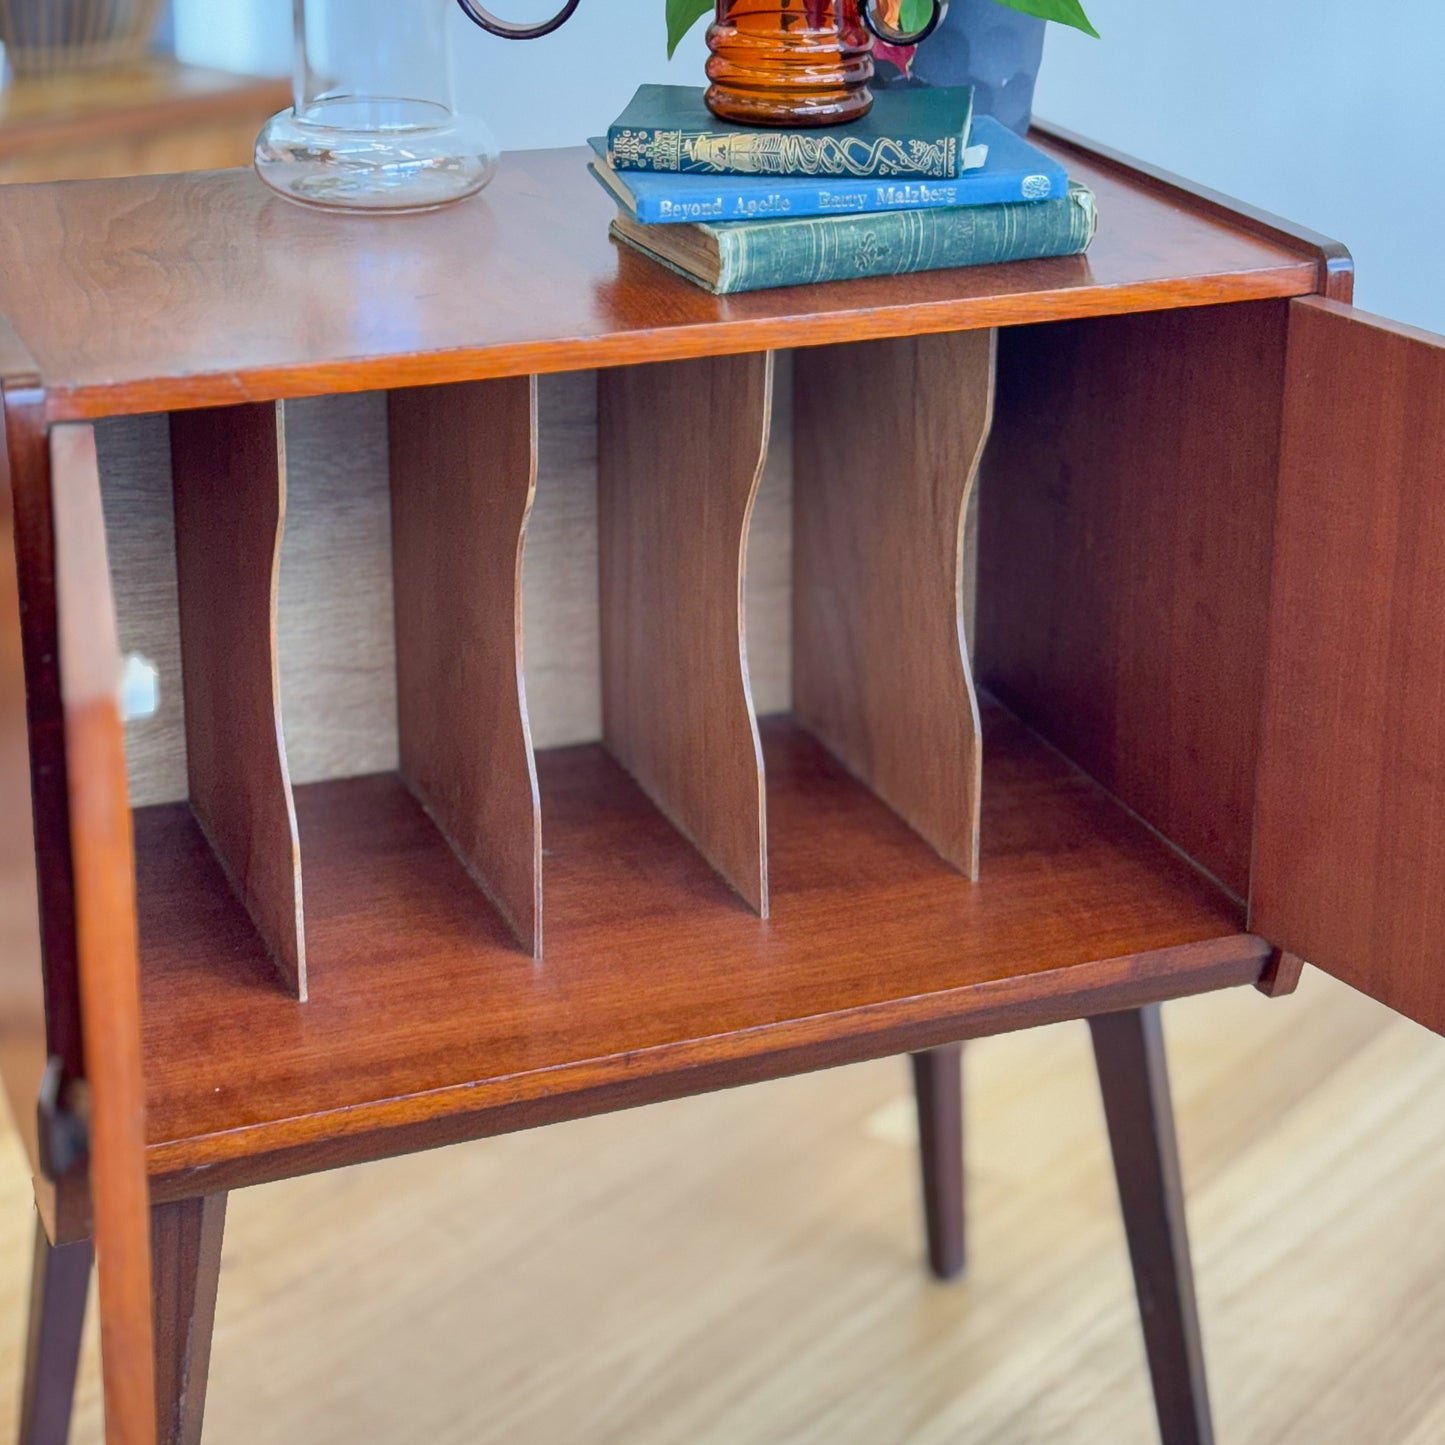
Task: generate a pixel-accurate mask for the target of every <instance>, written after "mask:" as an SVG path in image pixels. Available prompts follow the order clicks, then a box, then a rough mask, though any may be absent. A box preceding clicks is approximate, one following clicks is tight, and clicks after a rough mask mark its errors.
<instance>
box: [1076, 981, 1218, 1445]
mask: <svg viewBox="0 0 1445 1445" xmlns="http://www.w3.org/2000/svg"><path fill="white" fill-rule="evenodd" d="M1089 1026H1090V1028H1091V1029H1092V1030H1093V1035H1094V1058H1095V1062H1096V1063H1097V1065H1098V1069H1099V1085H1100V1088H1101V1090H1102V1091H1103V1095H1104V1113H1105V1116H1106V1117H1107V1119H1108V1122H1109V1144H1110V1147H1111V1148H1112V1150H1113V1153H1114V1177H1115V1179H1116V1180H1117V1181H1118V1185H1119V1203H1120V1206H1121V1208H1122V1210H1123V1215H1124V1231H1125V1234H1126V1235H1127V1237H1128V1241H1129V1258H1130V1260H1131V1262H1132V1263H1133V1266H1134V1286H1135V1289H1136V1290H1137V1292H1138V1295H1139V1315H1140V1318H1141V1320H1142V1322H1143V1326H1144V1347H1145V1349H1146V1351H1147V1352H1148V1356H1149V1374H1150V1376H1151V1378H1152V1380H1153V1383H1154V1407H1155V1410H1156V1411H1157V1413H1158V1416H1159V1435H1160V1439H1161V1440H1162V1441H1163V1442H1164V1445H1211V1442H1212V1441H1213V1439H1214V1427H1213V1425H1212V1424H1211V1422H1210V1416H1209V1392H1208V1388H1207V1386H1206V1383H1205V1377H1204V1348H1203V1344H1202V1342H1201V1340H1200V1336H1199V1315H1198V1312H1197V1310H1196V1308H1195V1303H1194V1271H1193V1266H1192V1265H1191V1263H1190V1259H1189V1235H1188V1232H1187V1230H1186V1229H1185V1223H1184V1187H1183V1183H1182V1181H1181V1178H1180V1173H1179V1150H1178V1146H1177V1144H1176V1141H1175V1137H1174V1107H1173V1104H1172V1102H1171V1101H1170V1097H1169V1076H1168V1071H1167V1069H1166V1067H1165V1062H1164V1033H1163V1029H1162V1027H1161V1024H1160V1019H1159V1009H1158V1007H1157V1006H1156V1007H1153V1008H1146V1009H1139V1010H1136V1011H1133V1012H1130V1013H1120V1014H1107V1015H1105V1016H1103V1017H1101V1018H1094V1019H1090V1020H1089Z"/></svg>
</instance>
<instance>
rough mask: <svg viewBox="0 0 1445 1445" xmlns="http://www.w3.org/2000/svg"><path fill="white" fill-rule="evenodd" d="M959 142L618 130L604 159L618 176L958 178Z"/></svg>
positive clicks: (955, 138) (814, 134)
mask: <svg viewBox="0 0 1445 1445" xmlns="http://www.w3.org/2000/svg"><path fill="white" fill-rule="evenodd" d="M963 150H964V147H963V145H962V138H961V137H960V136H957V135H946V136H873V137H865V136H856V135H855V136H844V135H831V134H829V132H828V131H827V130H813V131H790V130H777V131H759V130H747V131H742V130H739V131H684V130H663V129H634V128H624V127H620V126H613V127H612V129H611V130H609V131H608V133H607V158H608V160H609V161H610V162H611V165H612V169H613V170H616V171H675V172H677V173H678V174H680V175H732V176H839V177H843V178H847V179H852V180H866V179H870V178H873V177H877V176H907V177H911V178H914V179H922V180H954V179H956V178H957V176H958V174H959V171H960V170H961V169H962V167H963V163H964V156H963Z"/></svg>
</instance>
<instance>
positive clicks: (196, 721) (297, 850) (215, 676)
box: [171, 402, 306, 999]
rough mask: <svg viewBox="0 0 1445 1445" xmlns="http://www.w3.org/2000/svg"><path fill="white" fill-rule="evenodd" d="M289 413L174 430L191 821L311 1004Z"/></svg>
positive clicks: (178, 424) (265, 408) (211, 415)
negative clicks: (285, 607) (285, 729)
mask: <svg viewBox="0 0 1445 1445" xmlns="http://www.w3.org/2000/svg"><path fill="white" fill-rule="evenodd" d="M282 425H283V422H282V414H281V407H280V405H279V404H278V403H274V402H258V403H254V404H250V405H245V406H232V407H217V408H215V409H212V410H206V411H194V412H182V413H177V414H176V415H174V416H172V418H171V467H172V478H173V486H174V497H175V518H176V582H177V598H178V601H179V607H180V632H181V674H182V679H183V682H182V685H183V688H184V692H185V718H186V758H187V772H188V776H189V782H190V801H191V809H192V812H193V813H194V814H195V816H196V820H197V822H198V823H199V824H200V827H201V830H202V832H204V833H205V835H206V838H207V841H208V842H209V843H210V845H211V847H212V849H213V850H214V852H215V854H216V857H217V858H218V859H219V860H220V862H221V866H222V867H223V868H224V869H225V871H226V874H227V877H228V878H229V879H230V881H231V886H232V887H233V888H234V889H235V891H236V895H237V897H239V898H240V899H241V901H242V903H244V904H245V906H246V911H247V912H248V913H249V914H250V915H251V919H252V921H253V922H254V923H255V925H256V927H257V929H258V930H259V932H260V934H261V937H262V939H263V940H264V942H265V944H266V948H267V951H268V952H269V953H270V955H271V958H272V960H273V961H274V962H275V964H276V967H277V969H278V971H279V972H280V974H281V976H282V978H283V979H284V980H285V982H286V983H287V984H288V985H289V986H290V988H291V989H292V991H293V992H294V993H295V994H296V996H297V997H298V998H300V999H305V997H306V936H305V927H304V923H303V917H302V896H301V845H300V839H299V836H298V833H297V828H296V807H295V803H294V800H293V798H292V794H291V778H290V773H289V769H288V767H287V762H286V745H285V739H284V737H283V734H282V729H281V694H280V684H279V681H278V672H277V642H276V592H277V585H278V577H279V570H280V556H281V533H282V529H283V527H284V526H285V516H286V461H285V447H284V439H283V434H282Z"/></svg>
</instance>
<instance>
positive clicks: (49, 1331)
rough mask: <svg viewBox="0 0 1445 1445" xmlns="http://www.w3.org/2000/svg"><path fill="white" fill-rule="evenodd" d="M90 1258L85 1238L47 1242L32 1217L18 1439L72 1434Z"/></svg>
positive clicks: (62, 1438)
mask: <svg viewBox="0 0 1445 1445" xmlns="http://www.w3.org/2000/svg"><path fill="white" fill-rule="evenodd" d="M94 1263H95V1247H94V1245H93V1244H92V1243H91V1241H90V1240H89V1239H83V1240H79V1241H78V1242H77V1243H75V1244H51V1242H50V1240H49V1239H48V1238H47V1237H46V1234H45V1226H44V1224H43V1223H42V1222H41V1220H40V1218H39V1216H37V1217H36V1219H35V1250H34V1254H33V1257H32V1262H31V1265H30V1309H29V1312H28V1315H27V1317H26V1323H25V1366H24V1371H23V1373H22V1375H21V1380H20V1410H19V1414H20V1423H19V1427H18V1430H17V1433H16V1437H15V1441H16V1445H65V1442H66V1441H67V1440H68V1439H69V1438H70V1422H71V1416H72V1412H73V1406H74V1402H75V1382H76V1376H77V1374H78V1373H79V1368H80V1347H81V1332H82V1328H83V1326H84V1324H85V1304H86V1299H87V1297H88V1296H89V1294H90V1276H91V1269H92V1266H93V1265H94Z"/></svg>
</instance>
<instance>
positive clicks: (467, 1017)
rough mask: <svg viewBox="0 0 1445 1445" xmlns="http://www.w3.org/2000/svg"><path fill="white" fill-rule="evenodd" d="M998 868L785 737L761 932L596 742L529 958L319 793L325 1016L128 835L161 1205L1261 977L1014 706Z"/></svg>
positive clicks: (305, 834)
mask: <svg viewBox="0 0 1445 1445" xmlns="http://www.w3.org/2000/svg"><path fill="white" fill-rule="evenodd" d="M984 730H985V763H984V792H983V830H982V837H983V866H982V875H981V879H980V881H979V882H978V883H976V884H975V883H970V882H968V881H967V880H966V879H965V878H963V877H961V876H959V875H958V874H957V873H955V872H954V871H953V870H952V869H950V868H949V867H948V866H947V865H945V864H944V863H943V862H941V861H940V860H939V859H938V858H937V857H936V856H935V855H934V854H933V853H932V852H931V851H930V850H929V848H928V847H927V845H926V844H924V843H923V842H922V841H920V840H919V839H918V838H917V837H916V836H915V835H914V834H913V833H912V832H910V831H909V829H908V828H907V827H906V826H905V825H904V824H903V823H901V822H900V821H899V820H898V819H897V818H895V817H894V816H893V814H891V813H890V812H889V811H888V810H887V809H886V808H885V807H884V806H883V805H882V804H881V803H879V802H878V801H877V799H876V798H874V797H873V796H872V795H871V794H870V793H869V792H868V791H867V790H866V789H865V788H864V787H862V786H861V785H860V784H858V783H857V782H855V781H854V780H853V779H851V778H850V777H849V776H848V775H847V774H846V773H845V772H844V771H843V770H842V769H841V768H840V767H839V765H838V764H837V763H836V762H835V761H834V760H833V759H832V758H831V757H830V756H829V755H828V754H827V753H826V752H824V751H823V749H822V748H820V747H819V746H818V744H817V743H816V742H814V741H813V740H812V739H811V738H810V737H808V736H807V735H806V734H805V733H803V732H802V731H800V730H799V729H798V728H796V727H795V726H794V725H793V724H792V723H791V722H789V721H786V720H782V719H770V720H766V721H765V722H764V723H763V728H762V731H763V742H764V751H765V756H766V763H767V773H768V806H769V848H770V855H771V875H772V883H773V913H772V917H771V919H770V920H769V921H767V922H761V921H760V920H758V919H757V918H756V917H755V916H754V914H753V913H752V912H751V911H750V910H749V909H748V908H747V906H746V905H745V904H743V903H742V901H741V900H740V899H738V898H737V897H735V896H734V895H733V894H732V893H731V892H730V891H729V890H728V889H727V887H726V885H725V884H723V883H722V882H721V881H720V880H719V879H718V878H717V877H716V876H715V875H714V874H713V873H712V872H711V870H710V869H709V868H708V867H707V865H706V864H705V863H704V862H703V861H702V860H701V859H700V858H699V857H698V855H697V854H696V853H695V852H694V851H693V850H692V849H691V847H690V846H689V845H688V844H687V843H686V842H685V841H684V840H683V839H682V838H681V837H680V836H679V835H678V834H677V833H675V832H674V831H673V829H672V828H671V827H670V826H669V825H668V823H667V822H666V821H665V820H664V819H663V818H662V817H661V815H660V814H659V813H658V812H657V811H656V810H655V809H654V808H653V807H652V806H651V804H650V803H649V802H648V801H647V800H646V799H645V798H644V797H643V795H642V794H641V792H640V791H639V790H638V789H637V788H636V786H635V785H634V784H633V783H632V782H631V780H630V779H629V778H628V777H627V776H626V774H625V773H624V772H623V771H622V770H621V769H620V768H619V767H618V766H617V764H616V763H614V762H613V761H612V760H611V759H610V758H609V757H608V756H607V754H606V753H604V752H603V751H602V749H601V748H599V747H581V748H568V749H562V750H558V751H556V752H552V753H543V754H542V755H541V756H540V757H539V759H538V770H539V775H540V780H541V786H542V798H543V825H544V839H545V842H546V847H547V853H546V860H545V886H546V908H547V925H546V926H547V954H546V959H545V961H544V962H543V963H542V964H540V965H536V964H534V963H533V962H532V960H531V959H530V958H529V957H528V956H526V955H525V954H524V953H522V952H521V951H520V950H519V949H518V948H517V946H516V944H515V943H514V942H513V940H512V939H511V937H510V935H509V934H508V933H507V930H506V929H505V927H504V925H503V924H502V922H501V920H500V919H499V918H498V917H497V915H496V914H495V913H494V912H493V911H492V910H491V909H490V907H489V906H488V905H487V903H486V901H485V899H484V898H483V897H482V896H481V895H480V894H479V893H478V891H477V890H476V888H475V886H474V885H473V883H472V882H471V880H470V879H469V878H468V876H467V875H466V873H465V872H464V870H463V869H462V867H461V865H460V864H459V863H458V862H457V860H456V859H455V857H454V856H453V855H452V853H451V851H450V850H449V849H448V847H447V845H446V843H445V842H444V841H443V839H442V838H441V836H440V835H439V834H438V833H437V832H436V830H435V829H434V828H433V827H432V825H431V823H430V822H429V821H428V820H427V818H426V817H425V815H424V814H423V813H422V811H421V809H420V808H419V807H418V806H417V804H416V803H415V802H414V801H413V799H412V798H411V796H410V795H409V794H408V793H407V791H406V789H405V787H404V786H403V785H402V783H401V782H400V780H399V779H398V778H396V777H395V776H393V775H387V776H379V777H367V778H357V779H350V780H346V781H342V782H332V783H318V784H312V785H309V786H306V787H302V788H299V789H297V794H296V807H297V814H298V818H299V822H300V830H301V842H302V849H303V855H304V860H305V888H306V919H307V949H308V955H309V961H310V974H311V997H310V1001H309V1002H307V1003H305V1004H300V1003H297V1002H295V1001H294V1000H293V999H291V998H290V997H288V996H287V995H286V994H285V993H284V992H283V990H282V989H281V988H280V987H279V985H278V983H277V981H276V979H275V977H274V975H273V973H272V969H271V965H270V963H269V962H268V961H267V958H266V956H265V952H264V950H263V949H262V947H261V944H260V942H259V939H258V938H257V936H256V934H255V932H254V930H253V928H252V927H251V924H250V922H249V920H248V919H247V917H246V915H245V914H244V912H243V911H242V909H241V907H240V905H239V904H237V903H236V902H235V900H234V899H233V897H232V895H231V893H230V891H229V889H228V887H227V885H226V882H225V879H224V878H223V876H222V874H221V872H220V870H219V868H218V866H217V865H216V863H215V861H214V859H213V857H212V855H211V853H210V851H209V849H208V847H207V845H206V843H205V842H204V840H203V838H202V837H201V834H200V831H199V829H198V828H197V827H196V825H195V823H194V822H193V820H192V819H191V816H190V813H189V810H188V809H187V808H186V807H185V806H184V805H177V806H166V807H160V808H147V809H142V810H140V811H138V812H137V814H136V820H135V822H136V849H137V878H138V897H139V909H140V930H141V957H142V964H141V987H142V1006H143V1014H144V1036H145V1067H146V1082H147V1132H148V1138H149V1141H150V1144H149V1150H148V1158H149V1168H150V1172H151V1175H152V1180H153V1189H154V1191H155V1193H156V1196H157V1197H158V1198H165V1197H175V1196H179V1195H183V1194H187V1193H196V1192H200V1191H202V1190H205V1189H215V1188H226V1187H237V1186H238V1185H241V1184H247V1183H255V1182H260V1181H261V1180H264V1179H268V1178H275V1177H282V1176H285V1175H289V1174H294V1173H303V1172H307V1171H308V1170H311V1169H317V1168H328V1167H334V1166H336V1165H339V1164H344V1163H351V1162H356V1161H358V1160H361V1159H366V1158H374V1157H380V1156H383V1155H386V1154H389V1153H397V1152H402V1151H404V1150H407V1149H414V1148H419V1147H426V1146H430V1145H435V1144H442V1143H448V1142H452V1141H454V1140H458V1139H464V1138H471V1137H478V1136H482V1135H486V1134H493V1133H500V1132H505V1131H507V1130H510V1129H516V1128H524V1127H529V1126H531V1125H534V1124H541V1123H547V1122H553V1121H556V1120H559V1119H564V1118H571V1117H577V1116H580V1115H584V1114H588V1113H593V1112H597V1111H599V1110H602V1109H608V1108H616V1107H622V1106H624V1105H628V1104H634V1103H643V1102H648V1101H650V1100H653V1099H658V1098H668V1097H675V1096H678V1095H682V1094H687V1093H693V1092H699V1091H702V1090H705V1089H710V1088H717V1087H722V1086H725V1085H728V1084H736V1083H743V1082H747V1081H749V1080H753V1079H759V1078H767V1077H776V1076H779V1075H782V1074H786V1073H793V1072H799V1071H802V1070H804V1069H808V1068H813V1067H821V1066H825V1065H828V1064H836V1063H845V1062H848V1061H851V1060H854V1059H860V1058H866V1057H873V1056H877V1055H882V1054H887V1053H890V1052H902V1051H904V1050H907V1049H910V1048H920V1047H926V1046H928V1045H930V1044H936V1043H940V1042H944V1041H946V1040H949V1039H956V1038H962V1037H966V1036H972V1035H978V1034H985V1033H992V1032H998V1031H1001V1030H1005V1029H1009V1028H1017V1027H1023V1026H1027V1025H1030V1024H1034V1023H1044V1022H1048V1021H1050V1020H1052V1019H1056V1018H1062V1017H1068V1016H1072V1015H1077V1014H1081V1013H1088V1012H1102V1011H1106V1010H1108V1009H1111V1008H1114V1009H1117V1008H1127V1007H1133V1006H1138V1005H1140V1004H1143V1003H1147V1002H1152V1001H1154V1000H1157V999H1161V998H1165V997H1173V996H1178V995H1184V994H1189V993H1196V992H1202V991H1205V990H1207V989H1212V988H1219V987H1225V986H1229V985H1233V984H1240V983H1246V982H1252V981H1254V980H1255V979H1256V978H1257V977H1258V975H1259V973H1260V971H1261V969H1262V967H1263V964H1264V961H1265V957H1266V953H1267V949H1266V946H1265V945H1264V944H1263V942H1261V941H1260V940H1259V939H1256V938H1252V937H1249V936H1247V935H1244V934H1242V933H1241V931H1240V930H1241V928H1242V921H1241V914H1240V909H1239V907H1238V905H1237V904H1236V903H1234V902H1233V901H1232V900H1230V899H1229V898H1227V897H1226V896H1225V895H1224V894H1222V893H1221V892H1220V891H1219V890H1218V889H1217V888H1216V887H1215V886H1214V885H1213V884H1211V883H1210V882H1209V881H1208V880H1207V879H1206V878H1204V877H1203V876H1201V875H1200V874H1198V873H1197V872H1196V871H1195V870H1193V869H1192V868H1191V867H1190V866H1189V865H1188V864H1187V863H1185V862H1184V861H1183V860H1181V859H1180V858H1179V857H1178V856H1177V855H1176V854H1175V853H1173V852H1172V850H1170V849H1169V848H1168V847H1167V845H1165V844H1164V843H1162V842H1161V841H1160V840H1159V839H1158V838H1157V837H1155V836H1154V835H1153V834H1152V833H1151V832H1150V831H1149V830H1148V829H1147V828H1145V827H1143V826H1142V825H1140V824H1139V823H1138V822H1137V821H1136V820H1135V819H1133V818H1132V817H1131V816H1130V815H1129V814H1128V813H1127V812H1125V810H1124V809H1122V808H1121V807H1120V806H1119V805H1118V804H1117V803H1115V802H1114V801H1113V800H1112V799H1111V798H1110V797H1109V796H1108V795H1107V794H1106V793H1105V792H1103V791H1102V790H1101V789H1100V788H1099V787H1097V786H1096V785H1095V784H1093V783H1092V782H1090V781H1089V780H1088V779H1087V778H1085V777H1084V776H1083V775H1082V774H1081V773H1079V772H1078V771H1076V770H1075V769H1073V768H1072V767H1071V766H1070V765H1069V764H1068V763H1066V762H1065V761H1064V760H1063V759H1061V758H1060V757H1059V756H1058V755H1057V754H1055V753H1053V752H1052V751H1051V750H1050V749H1048V748H1047V747H1046V746H1044V745H1043V744H1041V743H1040V742H1039V741H1038V740H1037V739H1036V738H1034V737H1033V736H1032V735H1031V734H1030V733H1029V732H1028V731H1027V730H1026V729H1024V728H1023V727H1022V726H1021V725H1020V724H1019V723H1018V722H1017V721H1015V720H1014V719H1013V718H1012V717H1011V716H1010V715H1009V714H1007V713H1006V712H1004V711H1003V710H1002V709H1000V708H998V707H996V706H992V705H989V706H986V707H985V709H984Z"/></svg>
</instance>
